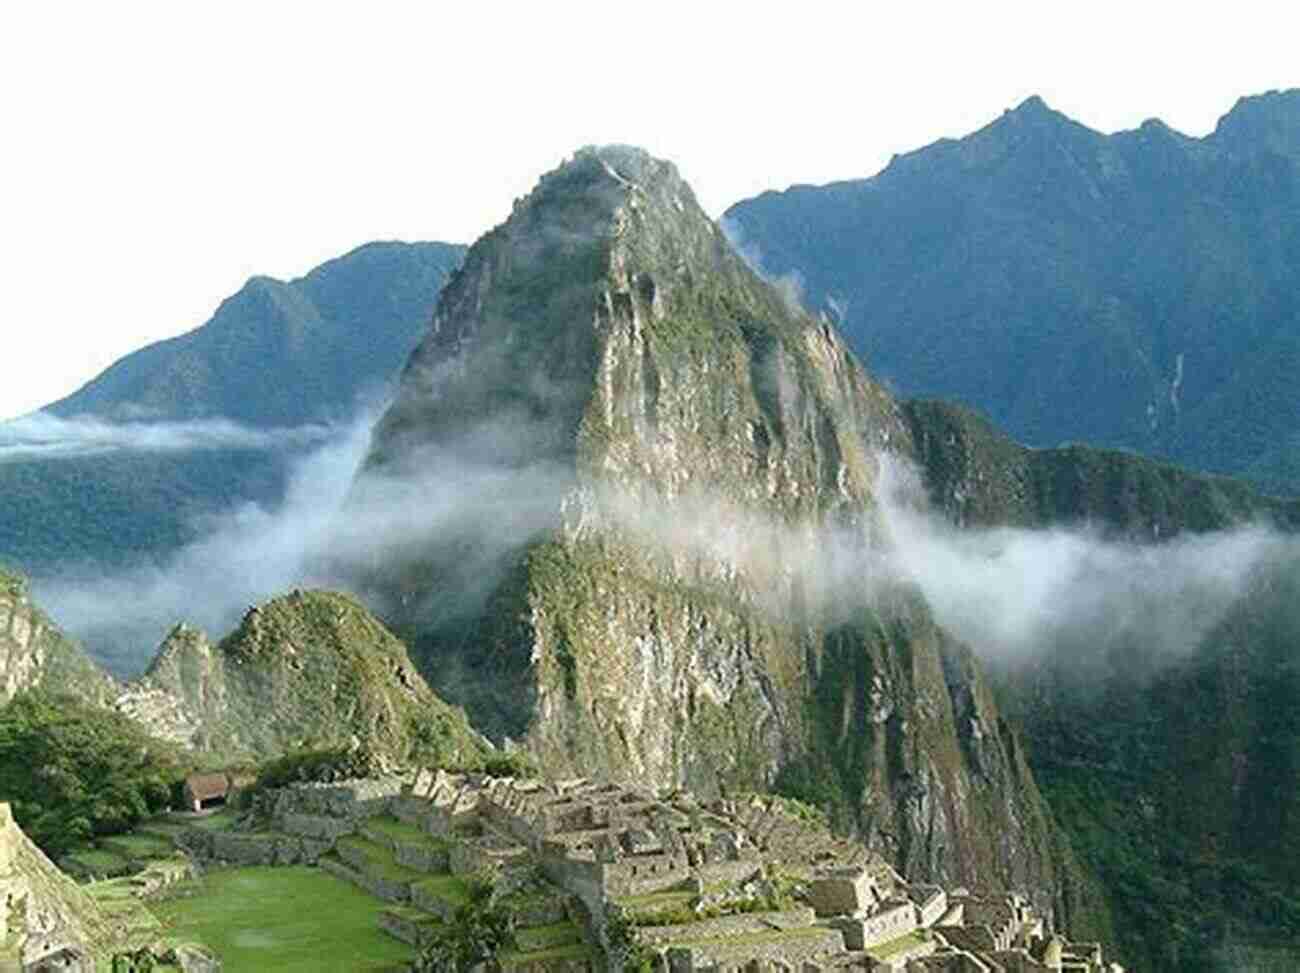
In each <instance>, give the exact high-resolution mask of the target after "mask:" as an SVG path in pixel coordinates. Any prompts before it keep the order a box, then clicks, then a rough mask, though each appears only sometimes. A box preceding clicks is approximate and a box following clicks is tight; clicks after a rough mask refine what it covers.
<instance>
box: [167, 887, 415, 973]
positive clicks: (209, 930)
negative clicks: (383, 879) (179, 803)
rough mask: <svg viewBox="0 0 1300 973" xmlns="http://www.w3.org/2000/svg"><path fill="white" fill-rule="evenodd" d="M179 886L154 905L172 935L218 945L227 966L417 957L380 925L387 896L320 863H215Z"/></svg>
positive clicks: (349, 964)
mask: <svg viewBox="0 0 1300 973" xmlns="http://www.w3.org/2000/svg"><path fill="white" fill-rule="evenodd" d="M178 890H179V893H180V894H178V895H177V896H175V897H172V898H168V899H166V900H163V901H160V902H156V903H152V904H151V908H152V909H153V911H154V912H155V913H156V914H157V915H158V917H159V919H161V920H162V922H163V925H164V927H165V928H166V929H167V932H168V934H169V935H171V936H173V937H177V938H183V939H192V940H195V941H198V942H202V943H204V944H206V945H207V946H208V947H209V948H211V949H212V950H214V951H215V952H216V953H217V955H218V956H220V957H221V960H222V962H223V964H224V965H223V967H222V969H223V973H244V971H248V973H254V971H256V973H261V971H264V970H276V971H279V973H309V971H316V970H320V971H323V973H345V971H347V973H351V971H370V973H378V971H381V970H382V971H387V970H398V969H402V968H403V964H404V963H405V962H408V961H410V960H411V959H412V957H413V952H412V950H411V948H410V947H409V946H406V945H405V944H403V943H400V942H398V941H397V940H396V939H393V938H392V937H390V936H388V935H387V934H385V933H384V932H382V931H381V930H380V928H379V926H378V918H379V913H380V912H381V911H383V910H384V909H385V908H387V907H388V905H387V903H385V902H382V901H380V900H379V899H376V898H373V897H371V896H370V895H368V894H367V893H366V892H364V891H362V890H361V889H359V888H357V887H356V886H354V885H352V884H351V883H349V882H345V881H343V880H342V879H339V878H335V877H334V876H333V875H331V874H329V873H328V872H326V871H323V870H320V869H315V868H308V867H306V866H294V867H291V868H235V869H229V870H225V871H214V872H209V873H208V874H207V875H206V876H205V877H204V878H203V879H201V880H200V881H199V882H197V883H186V884H185V885H182V886H178ZM190 890H193V892H194V894H193V895H188V894H186V893H187V892H189V891H190Z"/></svg>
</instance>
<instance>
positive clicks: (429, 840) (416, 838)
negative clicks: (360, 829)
mask: <svg viewBox="0 0 1300 973" xmlns="http://www.w3.org/2000/svg"><path fill="white" fill-rule="evenodd" d="M366 827H367V828H369V829H370V830H371V831H376V832H378V833H380V834H384V835H387V836H388V837H390V838H392V839H394V840H396V841H401V842H403V843H405V844H412V845H429V846H432V847H434V848H442V847H445V846H446V844H447V843H446V842H445V841H442V840H441V839H438V838H434V837H431V836H429V835H427V834H425V833H424V832H423V831H421V830H420V829H419V828H417V827H416V826H415V825H413V824H407V823H406V822H405V821H400V820H398V819H397V818H394V817H381V818H370V819H368V820H367V821H366Z"/></svg>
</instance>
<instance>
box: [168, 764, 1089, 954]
mask: <svg viewBox="0 0 1300 973" xmlns="http://www.w3.org/2000/svg"><path fill="white" fill-rule="evenodd" d="M254 818H255V819H256V821H257V822H258V824H257V826H256V827H247V826H245V827H241V828H240V829H236V830H231V831H221V830H215V829H214V830H211V831H210V832H209V833H208V834H206V835H204V836H200V837H195V836H193V835H190V836H188V837H187V838H185V839H183V840H182V843H183V844H185V845H186V846H187V847H189V848H190V849H191V850H192V851H193V852H194V853H196V854H198V855H200V856H201V857H205V858H208V859H209V860H213V859H215V860H224V861H231V862H238V863H249V864H252V863H262V864H274V863H281V862H284V863H288V862H292V861H307V862H313V863H317V864H319V865H320V866H321V867H322V868H326V869H328V870H329V871H331V872H332V873H334V874H336V875H339V876H341V877H343V878H345V879H347V880H348V881H351V882H353V883H355V884H357V885H359V886H361V887H362V888H365V889H366V890H368V891H369V892H370V893H371V894H372V895H375V896H377V897H379V898H382V899H383V900H385V902H387V903H388V904H389V905H388V908H387V909H386V910H385V912H384V914H383V917H382V919H381V925H382V927H383V928H384V929H385V930H386V931H387V932H389V933H390V934H392V935H394V936H397V937H398V938H400V939H403V940H405V941H407V942H409V943H412V944H413V945H417V946H418V945H420V944H421V943H423V942H424V941H425V939H426V937H427V936H428V935H429V933H430V931H431V930H433V929H436V928H437V926H438V924H439V923H442V922H445V921H447V920H449V919H451V918H452V917H453V916H454V914H455V911H456V909H457V907H458V906H460V905H462V904H464V903H465V902H466V901H467V895H468V889H469V886H468V882H469V881H470V880H471V878H472V877H473V876H476V875H479V874H482V873H484V872H485V871H488V872H490V873H492V874H495V875H497V876H498V879H497V881H498V882H500V883H501V886H503V887H504V890H505V891H506V892H507V893H508V896H509V901H510V902H511V903H512V905H513V906H514V907H515V909H516V912H517V914H518V916H519V922H520V927H521V933H520V942H521V949H520V951H519V952H517V953H514V954H511V955H509V956H507V957H505V958H504V964H505V965H506V966H507V967H510V968H514V969H519V970H523V969H528V970H530V971H531V970H534V969H535V970H539V971H540V970H542V969H545V970H552V971H561V973H580V971H585V970H595V969H596V968H598V967H602V968H603V966H604V961H603V959H602V956H603V954H604V950H605V948H606V947H608V946H609V945H610V944H609V941H608V936H609V930H610V929H611V928H612V927H611V926H610V925H609V923H610V921H611V919H612V918H614V917H621V922H622V924H623V925H625V926H627V927H629V928H630V929H631V930H632V935H633V937H634V939H635V940H636V941H639V942H640V943H641V944H642V945H643V946H644V947H646V948H648V949H649V950H651V951H652V952H653V953H654V954H656V955H657V956H658V957H659V962H660V964H661V966H662V967H664V968H666V969H668V970H671V971H672V973H695V971H709V973H715V971H716V973H733V971H737V973H738V971H742V970H743V971H747V973H748V971H759V970H773V971H776V970H782V971H791V973H793V971H799V973H821V971H823V970H826V971H830V970H848V969H854V970H867V971H886V970H889V971H910V973H932V971H942V973H965V971H972V973H1003V971H1006V973H1021V971H1036V970H1071V971H1087V973H1100V971H1103V970H1110V969H1111V968H1110V967H1106V966H1104V965H1103V963H1102V957H1101V952H1100V949H1099V948H1097V947H1095V946H1087V945H1076V944H1070V943H1067V942H1065V941H1064V940H1062V939H1060V937H1049V936H1047V934H1046V932H1045V925H1044V923H1043V921H1042V919H1041V918H1039V917H1037V916H1035V915H1034V914H1033V912H1032V910H1031V908H1030V907H1029V905H1028V903H1027V902H1026V901H1025V900H1024V899H1023V898H1021V897H1019V896H1016V895H1007V894H1000V893H986V894H980V895H973V894H970V893H968V892H967V891H966V890H964V889H958V890H953V891H948V890H945V889H943V888H941V887H939V886H936V885H916V884H908V883H907V882H905V881H904V880H903V878H902V877H901V876H900V875H899V874H898V873H897V872H896V871H895V870H894V869H893V868H892V867H891V866H890V865H889V864H888V863H887V862H885V861H884V860H882V859H880V858H879V857H878V856H876V855H874V854H873V853H871V852H869V851H868V850H867V849H866V848H865V847H864V846H862V845H861V844H859V843H856V842H852V841H848V840H845V839H842V838H837V837H835V836H834V835H832V834H831V832H830V831H829V830H828V829H827V828H826V827H825V825H824V824H822V823H821V822H820V821H819V820H818V817H817V815H816V814H815V813H813V812H811V811H810V809H807V808H805V807H803V806H802V805H798V804H796V803H794V802H789V801H786V800H784V799H781V798H776V797H770V796H750V797H746V798H743V799H731V800H718V801H709V802H702V801H699V800H697V799H695V798H694V797H692V796H691V795H689V794H685V793H676V794H670V795H666V796H655V795H653V794H649V793H646V792H643V791H640V790H638V789H636V788H631V787H625V786H622V785H618V784H611V783H599V782H595V781H590V780H581V779H580V780H568V781H541V780H521V779H513V778H491V777H486V776H483V775H477V774H452V773H447V772H445V771H441V770H430V771H421V772H419V773H418V774H416V775H414V777H413V778H407V779H405V780H400V779H396V778H394V779H389V780H383V781H350V782H343V783H340V784H332V785H295V786H291V787H286V788H282V789H280V790H278V791H274V792H271V793H270V794H267V795H263V796H262V797H261V798H260V799H259V803H258V806H257V813H256V814H255V815H254Z"/></svg>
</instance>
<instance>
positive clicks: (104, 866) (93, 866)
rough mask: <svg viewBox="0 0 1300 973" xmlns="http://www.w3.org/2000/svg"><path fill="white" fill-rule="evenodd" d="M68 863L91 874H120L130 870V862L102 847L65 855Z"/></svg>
mask: <svg viewBox="0 0 1300 973" xmlns="http://www.w3.org/2000/svg"><path fill="white" fill-rule="evenodd" d="M67 859H68V861H69V863H70V864H72V865H74V866H76V867H80V868H81V869H82V870H83V871H84V872H87V873H89V874H92V875H120V874H122V873H123V872H129V871H130V870H131V863H130V862H128V861H127V860H126V859H125V858H123V857H122V856H121V855H119V854H117V853H116V852H112V851H108V850H106V849H103V848H86V849H82V850H78V851H74V852H73V853H72V854H70V855H68V856H67Z"/></svg>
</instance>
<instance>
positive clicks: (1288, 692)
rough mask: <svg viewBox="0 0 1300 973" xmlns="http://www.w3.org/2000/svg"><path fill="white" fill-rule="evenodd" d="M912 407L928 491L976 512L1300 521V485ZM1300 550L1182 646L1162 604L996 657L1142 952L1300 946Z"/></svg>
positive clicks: (1014, 705) (1172, 954) (1145, 532)
mask: <svg viewBox="0 0 1300 973" xmlns="http://www.w3.org/2000/svg"><path fill="white" fill-rule="evenodd" d="M905 415H906V416H907V419H908V423H909V425H910V426H911V429H912V434H913V436H914V438H915V440H916V442H917V444H918V457H919V458H920V460H921V462H922V465H923V469H924V471H925V475H926V481H927V486H928V488H929V492H930V497H931V500H932V501H933V503H934V504H935V506H936V507H938V508H939V509H941V510H942V511H943V512H944V513H945V514H946V515H947V516H948V517H949V518H950V519H951V520H952V521H954V522H956V523H960V524H963V525H964V526H966V527H970V528H979V527H988V526H1007V525H1010V526H1020V527H1041V526H1045V525H1059V524H1067V523H1075V524H1082V523H1089V524H1091V525H1092V526H1093V527H1094V528H1097V529H1102V530H1104V531H1106V532H1108V533H1110V534H1112V535H1115V536H1118V537H1122V538H1129V539H1133V540H1140V541H1146V542H1154V541H1156V540H1163V541H1177V540H1178V539H1179V538H1184V539H1185V538H1188V537H1191V536H1194V535H1198V534H1205V533H1206V532H1209V531H1215V530H1222V529H1228V528H1232V527H1234V526H1240V525H1244V524H1247V523H1252V522H1263V523H1268V524H1272V525H1274V526H1275V527H1277V528H1280V529H1281V530H1282V531H1285V532H1287V533H1289V534H1292V535H1293V534H1294V533H1295V532H1296V531H1297V530H1298V529H1300V501H1294V500H1293V501H1280V500H1276V499H1271V498H1268V497H1264V496H1261V495H1259V494H1257V493H1254V492H1252V491H1251V490H1249V489H1248V488H1246V487H1245V486H1244V485H1243V484H1241V483H1240V482H1237V481H1234V480H1228V479H1220V478H1213V477H1206V476H1198V475H1194V474H1191V473H1188V472H1185V471H1183V470H1180V469H1177V468H1174V467H1171V466H1167V465H1164V464H1161V463H1157V462H1153V461H1151V460H1149V459H1146V458H1144V457H1140V456H1137V455H1135V454H1131V453H1119V452H1106V451H1102V450H1093V449H1087V448H1084V447H1077V446H1076V447H1068V448H1065V449H1055V450H1041V451H1040V450H1029V449H1026V448H1024V447H1022V446H1019V445H1017V444H1015V443H1012V442H1011V441H1010V440H1008V439H1006V438H1005V437H1003V436H1001V435H1000V434H998V433H997V432H996V431H995V430H994V429H993V428H992V427H991V426H990V425H989V424H988V423H987V422H985V421H984V420H983V419H981V418H979V417H977V416H975V415H973V414H971V413H970V412H969V411H967V410H964V409H962V408H960V407H957V406H952V405H944V404H940V403H932V402H916V403H909V404H908V405H907V406H906V407H905ZM1296 550H1297V549H1296V545H1295V544H1294V543H1292V544H1291V545H1289V546H1287V545H1286V544H1285V543H1279V544H1278V545H1276V553H1275V554H1274V555H1272V556H1268V557H1264V558H1262V559H1261V561H1260V563H1259V564H1257V565H1256V566H1255V567H1254V568H1253V569H1252V571H1251V573H1250V575H1249V576H1248V579H1247V580H1248V584H1247V585H1246V586H1245V587H1244V589H1243V591H1242V592H1241V594H1240V595H1239V596H1237V597H1235V598H1234V599H1232V600H1231V603H1230V604H1229V605H1228V608H1227V610H1226V612H1224V613H1223V616H1222V617H1221V618H1219V619H1218V620H1217V621H1214V623H1213V624H1212V625H1211V626H1210V627H1209V628H1208V630H1205V631H1198V630H1197V628H1196V626H1194V625H1187V626H1186V629H1187V632H1188V634H1187V635H1186V636H1185V637H1184V638H1183V641H1182V642H1181V643H1177V642H1175V644H1174V645H1173V646H1172V647H1171V646H1170V645H1169V644H1168V643H1169V642H1170V639H1169V637H1168V636H1167V635H1166V636H1165V637H1161V638H1156V637H1153V636H1154V633H1157V632H1158V631H1160V629H1159V626H1164V627H1165V629H1166V631H1167V630H1169V629H1172V631H1174V632H1175V633H1177V632H1178V631H1179V626H1180V625H1182V624H1184V623H1183V622H1182V620H1180V619H1179V618H1177V617H1171V616H1169V614H1168V612H1169V608H1168V606H1166V607H1165V608H1164V609H1159V608H1156V609H1154V612H1153V613H1152V614H1151V615H1149V616H1144V615H1141V614H1139V615H1137V617H1133V616H1131V615H1126V614H1123V613H1120V614H1117V615H1115V616H1114V617H1112V618H1110V619H1109V621H1108V622H1107V624H1104V625H1100V626H1098V625H1094V626H1091V627H1087V628H1082V629H1079V630H1075V631H1071V630H1070V629H1069V628H1066V629H1063V630H1062V631H1060V632H1059V633H1058V634H1057V636H1056V638H1055V641H1054V642H1053V643H1052V644H1051V645H1050V646H1044V647H1043V648H1044V650H1045V651H1044V652H1043V653H1042V654H1041V655H1039V656H1037V657H1033V658H1030V659H1028V660H1025V661H1022V662H1019V663H1015V664H1011V663H1008V664H1005V665H1002V666H1000V667H996V668H995V670H994V675H995V677H996V679H995V681H996V682H997V684H998V686H999V699H1000V701H1001V702H1002V704H1003V706H1004V708H1005V709H1006V710H1007V711H1009V712H1010V713H1011V714H1012V716H1013V717H1014V719H1015V721H1016V723H1017V725H1019V726H1021V727H1023V731H1024V734H1025V738H1026V742H1027V744H1028V759H1029V762H1030V764H1031V766H1032V767H1033V770H1034V773H1035V776H1036V777H1037V779H1038V780H1039V781H1040V782H1041V783H1042V785H1043V788H1044V793H1045V794H1046V796H1047V798H1048V802H1049V803H1050V805H1051V807H1052V810H1053V812H1054V813H1055V814H1056V816H1057V817H1058V819H1059V820H1060V821H1061V822H1062V823H1063V825H1064V826H1065V828H1066V830H1067V831H1068V833H1069V835H1070V838H1071V841H1072V843H1073V845H1074V847H1075V848H1076V849H1078V850H1079V852H1080V853H1081V854H1082V856H1083V858H1084V859H1085V861H1086V863H1087V864H1088V865H1089V867H1090V868H1091V869H1092V871H1093V872H1094V873H1095V874H1096V875H1097V876H1098V877H1099V878H1100V879H1101V881H1102V884H1103V885H1104V887H1105V888H1106V890H1107V894H1108V897H1109V900H1110V903H1111V907H1112V913H1113V915H1114V917H1115V920H1116V924H1115V929H1116V932H1117V937H1118V940H1119V942H1120V945H1121V946H1122V953H1123V954H1124V956H1125V957H1126V959H1127V961H1128V962H1129V963H1130V964H1132V966H1133V968H1137V969H1146V970H1152V971H1164V970H1168V971H1174V970H1178V971H1194V970H1205V971H1212V970H1213V971H1217V970H1229V969H1237V968H1240V967H1238V966H1235V965H1233V963H1235V962H1236V960H1232V961H1229V960H1228V959H1225V958H1224V957H1225V955H1228V954H1231V955H1236V956H1239V955H1240V954H1237V953H1233V952H1232V951H1233V950H1234V949H1235V948H1236V947H1238V946H1241V945H1242V944H1252V943H1253V944H1264V945H1266V946H1269V947H1270V948H1272V949H1274V950H1275V951H1276V950H1280V951H1282V952H1279V953H1278V954H1277V955H1278V960H1277V961H1278V962H1281V963H1282V964H1283V965H1284V966H1285V965H1286V964H1287V962H1288V960H1287V959H1286V957H1287V956H1290V958H1291V959H1290V962H1292V963H1293V962H1294V960H1295V957H1296V955H1298V954H1300V896H1297V895H1296V893H1295V889H1296V884H1295V882H1296V874H1295V863H1296V860H1297V859H1296V841H1297V832H1296V826H1297V822H1300V777H1297V774H1300V762H1297V759H1298V756H1300V723H1297V721H1296V720H1295V718H1294V713H1295V700H1296V698H1297V693H1300V681H1298V677H1297V661H1296V659H1297V657H1296V639H1297V633H1298V632H1300V615H1297V609H1296V605H1297V604H1300V601H1297V595H1298V594H1300V556H1297V554H1296ZM1204 556H1205V557H1210V558H1213V557H1216V556H1221V555H1220V554H1217V553H1216V552H1214V551H1207V552H1206V553H1205V555H1204ZM1138 580H1139V579H1134V582H1135V583H1136V582H1137V581H1138ZM1196 607H1197V606H1194V605H1184V606H1183V610H1184V611H1185V612H1186V613H1188V614H1190V613H1192V612H1194V611H1195V609H1196ZM1161 612H1163V614H1162V613H1161ZM1177 612H1178V610H1177V609H1175V614H1177ZM1286 944H1290V948H1291V949H1292V950H1293V952H1292V953H1286V952H1285V948H1286ZM1278 968H1283V967H1278Z"/></svg>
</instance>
